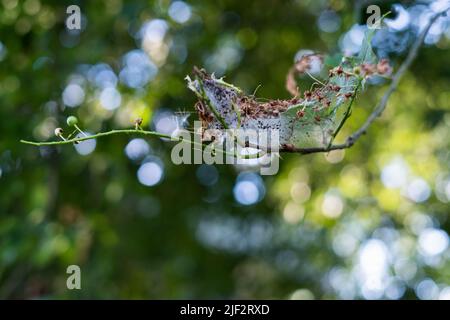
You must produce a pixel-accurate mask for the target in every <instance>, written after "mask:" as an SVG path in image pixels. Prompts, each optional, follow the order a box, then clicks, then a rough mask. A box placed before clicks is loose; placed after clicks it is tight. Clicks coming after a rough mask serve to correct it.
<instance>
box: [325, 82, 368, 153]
mask: <svg viewBox="0 0 450 320" xmlns="http://www.w3.org/2000/svg"><path fill="white" fill-rule="evenodd" d="M360 87H361V79H359V80H358V84H357V85H356V88H355V91H353V95H352V98H351V100H350V103H349V104H348V107H347V110H345V113H344V116H343V117H342V120H341V122H340V123H339V125H338V127H337V128H336V130H335V131H334V133H333V134H332V136H331V139H330V142H329V143H328V147H327V148H330V146H331V144H332V143H333V140H334V138H336V136H337V135H338V133H339V131H340V130H341V129H342V127H343V126H344V123H345V122H346V121H347V119H348V118H349V117H350V115H351V111H352V105H353V102H354V101H355V98H356V94H357V93H358V90H359V88H360Z"/></svg>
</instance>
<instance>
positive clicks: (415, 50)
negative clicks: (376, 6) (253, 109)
mask: <svg viewBox="0 0 450 320" xmlns="http://www.w3.org/2000/svg"><path fill="white" fill-rule="evenodd" d="M447 10H449V8H447V9H445V10H443V11H441V12H439V13H437V14H435V15H434V16H432V17H431V19H430V21H429V22H428V24H427V25H426V27H425V29H423V30H422V32H421V33H420V35H419V36H418V38H417V39H416V41H415V42H414V44H413V45H412V47H411V50H410V51H409V53H408V56H407V57H406V59H405V61H403V63H402V64H401V66H400V68H399V69H398V70H397V72H396V73H395V75H394V76H393V78H392V82H391V84H390V85H389V88H388V89H387V91H386V93H385V94H384V95H383V97H382V98H381V100H380V102H379V103H378V105H377V106H376V107H375V109H374V110H373V112H372V113H371V114H370V115H369V117H368V118H367V120H366V122H364V124H363V125H362V126H361V127H360V128H359V129H358V130H356V131H355V132H354V133H353V134H351V135H350V136H349V137H348V138H347V139H346V141H345V142H344V143H342V144H335V145H331V146H328V147H316V148H284V149H281V150H280V151H281V152H287V153H300V154H311V153H319V152H329V151H332V150H341V149H347V148H350V147H351V146H353V145H354V144H355V142H356V141H357V140H358V139H359V138H360V137H361V136H362V135H363V134H365V133H366V132H367V130H368V129H369V127H370V125H371V124H372V123H373V122H374V121H375V120H376V119H377V118H378V117H379V116H380V115H381V114H382V113H383V111H384V109H386V106H387V103H388V101H389V98H390V97H391V95H392V93H394V91H395V90H396V89H397V87H398V84H399V82H400V79H401V78H402V77H403V75H404V74H405V72H406V71H407V70H408V68H409V67H410V66H411V64H412V62H413V61H414V59H415V58H416V57H417V54H418V52H419V49H420V47H421V46H422V43H423V41H424V40H425V37H426V36H427V34H428V31H429V30H430V28H431V26H432V25H433V23H435V22H436V20H437V19H438V18H439V17H440V16H441V15H443V14H444V13H445V12H446V11H447Z"/></svg>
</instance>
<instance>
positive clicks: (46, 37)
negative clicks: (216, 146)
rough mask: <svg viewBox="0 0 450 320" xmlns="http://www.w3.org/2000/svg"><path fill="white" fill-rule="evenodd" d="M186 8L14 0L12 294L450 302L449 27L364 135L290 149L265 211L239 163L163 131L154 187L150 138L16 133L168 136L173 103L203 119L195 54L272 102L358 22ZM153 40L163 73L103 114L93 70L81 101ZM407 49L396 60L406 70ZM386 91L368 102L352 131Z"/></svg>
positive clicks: (309, 10)
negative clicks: (90, 143) (82, 146)
mask: <svg viewBox="0 0 450 320" xmlns="http://www.w3.org/2000/svg"><path fill="white" fill-rule="evenodd" d="M375 2H376V1H375ZM407 3H409V4H411V1H409V2H407ZM71 4H79V5H80V8H81V12H82V14H83V15H84V18H83V19H82V22H83V23H82V25H83V30H82V31H81V32H80V33H76V32H75V33H73V32H72V33H71V32H69V31H68V30H67V29H66V28H65V25H64V22H65V19H66V17H67V14H66V8H67V6H69V5H71ZM188 5H189V7H188V8H189V12H188V13H190V16H189V19H188V20H187V21H185V22H184V21H183V22H177V19H178V20H179V21H182V20H183V18H184V16H183V12H184V14H186V15H187V11H186V8H185V7H181V9H179V10H181V13H180V11H178V15H177V13H176V10H175V9H176V8H174V7H172V14H170V12H171V10H170V9H169V8H171V6H172V3H171V2H170V1H168V0H161V1H121V0H104V1H56V0H53V1H50V0H49V1H42V0H26V1H17V0H1V1H0V44H1V47H0V66H1V67H0V134H1V136H0V297H1V298H71V299H72V298H127V299H133V298H301V299H307V298H332V299H335V298H387V299H391V298H392V299H398V298H417V297H419V298H438V297H448V296H450V292H449V290H450V289H449V286H450V261H449V257H450V249H449V248H448V247H449V246H448V235H447V233H448V231H449V230H450V220H449V219H448V214H449V211H450V206H449V201H450V165H449V164H450V149H449V145H450V139H449V136H450V113H448V111H449V110H450V103H449V101H450V91H449V88H450V69H449V68H450V66H449V64H448V57H449V53H448V49H449V44H450V41H449V39H448V37H445V36H443V37H442V39H441V40H440V41H439V42H437V43H436V44H434V45H431V46H426V47H424V48H422V50H421V51H420V54H419V57H418V59H417V61H416V63H415V64H414V67H413V68H412V69H411V70H410V71H409V72H408V74H407V76H406V77H405V78H404V79H403V80H402V82H401V84H400V86H399V89H398V91H397V92H396V93H395V94H394V95H393V97H392V99H391V100H390V102H389V105H388V108H387V110H386V112H385V113H384V114H383V116H382V117H381V118H380V119H378V120H377V121H376V123H375V124H374V125H373V126H372V127H371V128H370V130H369V132H368V133H367V134H366V135H365V136H364V137H363V138H362V139H360V140H359V141H358V143H357V144H356V145H355V146H354V147H352V148H351V149H348V150H345V151H337V152H332V153H330V154H328V155H324V154H315V155H309V156H300V155H296V154H292V155H283V159H282V161H281V168H280V172H279V173H278V174H277V175H276V176H268V177H262V180H261V181H263V183H262V184H259V185H258V186H259V187H260V189H259V191H258V192H259V193H258V194H259V196H260V198H261V199H260V201H258V202H257V203H255V204H252V205H243V204H242V203H239V202H238V201H237V200H236V199H239V195H237V196H236V195H235V194H234V193H233V190H234V191H236V190H238V191H239V190H240V189H237V188H236V186H237V184H236V182H237V181H236V179H237V176H238V174H239V172H240V169H239V168H236V167H233V166H216V168H215V169H212V168H205V167H202V166H199V165H182V166H175V165H173V164H172V163H171V161H170V148H171V146H172V145H171V143H169V142H167V141H162V140H160V139H153V140H148V141H147V142H148V144H149V146H150V151H149V152H150V155H151V156H153V157H158V158H159V159H160V161H161V163H162V164H163V168H164V176H163V178H162V180H161V181H160V182H159V184H157V185H155V186H152V187H148V186H145V185H143V184H141V183H140V182H139V180H138V179H137V172H138V170H139V168H140V165H141V162H139V161H134V160H132V159H129V157H127V154H126V153H125V152H124V148H125V146H126V145H127V143H128V142H129V141H130V140H131V139H132V137H128V136H111V137H107V138H105V139H102V140H99V141H97V144H96V148H95V150H94V151H93V152H92V153H89V154H88V155H81V154H79V153H78V152H77V151H76V150H75V149H74V148H73V147H72V146H60V147H58V148H35V147H31V146H27V145H22V144H20V143H19V142H18V141H19V139H21V138H26V139H37V140H47V139H54V137H52V135H53V130H54V128H55V127H57V126H62V127H63V126H64V124H65V119H66V117H67V116H69V115H76V116H77V117H78V118H79V119H80V122H81V125H82V126H83V128H84V129H85V130H87V131H89V132H97V131H104V130H109V129H112V128H126V127H131V126H132V122H131V121H132V119H134V118H135V117H136V116H142V117H143V118H144V124H143V125H144V126H145V127H146V128H154V126H155V121H154V119H155V117H157V115H158V114H160V112H161V110H166V111H171V112H177V111H186V112H192V111H193V107H192V106H193V104H194V102H195V96H194V95H192V94H191V93H190V92H189V91H188V90H187V89H186V88H185V83H184V81H183V78H184V76H185V75H186V74H189V73H190V71H191V70H192V67H193V66H194V65H198V66H205V67H206V68H208V71H210V72H212V71H216V72H218V73H219V75H222V74H225V73H226V76H227V78H226V80H227V81H228V82H230V83H234V84H236V85H238V86H240V87H241V88H243V89H244V90H245V91H246V92H248V93H251V92H253V91H254V90H255V89H256V88H257V87H258V86H259V85H261V87H259V89H258V91H257V96H258V97H264V98H287V97H289V95H288V93H287V92H286V90H285V88H284V82H285V76H286V73H287V71H288V69H289V67H290V66H291V65H292V63H293V61H294V60H293V59H294V56H295V54H296V52H297V51H298V50H299V49H312V50H316V51H322V52H328V53H338V52H340V51H341V50H340V49H339V47H338V43H339V40H340V39H341V38H342V36H343V34H344V33H345V32H347V31H348V30H349V29H350V28H351V27H352V25H353V24H355V23H357V22H359V21H356V19H358V18H357V17H358V16H359V14H358V12H355V8H357V7H356V6H355V5H354V4H353V3H352V2H350V1H344V0H331V1H324V0H321V1H312V0H307V1H294V0H291V1H273V0H264V1H234V0H230V1H225V0H220V1H189V4H188ZM183 8H184V10H185V11H183ZM327 10H328V11H332V12H335V13H336V14H337V16H338V17H339V24H338V27H337V28H335V30H334V31H332V32H325V31H323V30H321V29H320V28H319V27H318V24H317V20H318V18H319V17H320V15H321V14H322V13H323V12H325V11H327ZM356 11H357V10H356ZM154 19H163V21H164V23H165V24H166V27H167V30H165V29H164V28H163V29H164V30H165V31H164V35H163V38H162V39H159V40H158V37H157V36H156V40H154V41H153V42H152V41H150V43H142V42H141V40H139V39H136V37H135V35H136V33H137V32H138V31H139V30H140V28H141V27H142V26H143V25H144V24H145V23H146V22H147V23H148V22H149V21H154ZM160 22H161V21H160ZM164 23H162V24H161V25H163V26H164ZM158 30H161V29H158ZM447 33H448V30H447ZM141 47H142V48H143V49H144V51H145V52H146V54H147V55H148V56H149V59H150V60H151V61H152V62H153V63H152V65H153V68H156V69H157V74H156V75H155V76H154V78H153V79H151V80H150V81H149V82H148V83H147V84H145V85H144V86H143V87H142V88H130V87H129V86H126V85H124V83H123V82H120V83H119V84H118V86H117V87H118V91H119V92H120V95H121V102H120V107H118V108H117V109H115V110H107V109H105V108H104V107H102V105H101V103H100V100H99V92H100V91H99V88H97V87H95V86H93V85H91V84H90V83H88V81H87V80H86V79H84V80H83V79H82V80H83V81H84V82H83V81H82V82H81V83H82V88H83V90H84V94H85V98H84V101H83V103H82V104H81V105H80V106H78V107H75V108H69V107H65V105H64V101H63V92H64V90H65V88H66V87H67V85H68V84H69V83H73V82H74V81H75V80H76V81H79V80H80V77H81V78H83V77H82V76H80V75H84V74H85V73H83V72H85V70H87V69H89V68H90V67H92V65H96V64H99V63H106V64H108V65H109V66H110V68H111V70H113V71H114V72H115V74H116V75H117V74H119V72H120V71H121V68H122V67H123V62H122V61H123V56H124V55H125V54H127V53H128V52H130V51H132V50H135V49H139V48H141ZM403 57H404V54H400V55H394V56H392V59H393V64H394V68H395V67H398V63H399V62H400V61H401V60H402V58H403ZM211 68H213V69H212V70H211ZM220 73H221V74H220ZM85 78H86V77H85ZM74 79H75V80H74ZM77 79H78V80H77ZM384 87H385V86H384V85H381V86H374V87H370V88H369V89H368V92H367V93H365V94H364V95H362V96H361V97H359V98H358V99H357V101H356V104H355V106H354V111H353V114H352V117H351V118H350V120H349V121H348V124H347V125H346V127H344V129H343V130H342V132H341V134H340V135H339V136H338V138H337V140H338V142H339V140H341V141H342V140H343V139H344V138H345V136H346V135H347V134H349V133H351V131H352V130H354V129H356V128H357V127H358V126H359V125H360V124H361V123H362V122H363V121H364V119H365V118H366V117H367V115H368V114H369V113H370V110H371V108H372V107H373V106H374V105H375V104H376V102H377V100H378V99H379V98H380V96H381V94H382V91H383V88H384ZM301 89H303V90H304V88H301ZM194 119H195V115H192V116H191V117H190V118H189V119H188V120H189V121H192V120H194ZM200 168H203V169H200ZM204 170H206V172H208V174H206V178H205V177H203V176H202V172H203V173H204ZM215 170H217V173H218V176H217V177H218V178H217V177H216V171H215ZM240 177H241V178H242V175H241V176H240ZM216 178H217V181H215V179H216ZM205 179H206V180H205ZM72 264H76V265H79V266H80V267H81V270H82V289H81V290H73V291H70V290H67V288H66V278H67V274H66V268H67V266H68V265H72Z"/></svg>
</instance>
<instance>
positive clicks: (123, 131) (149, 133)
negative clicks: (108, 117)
mask: <svg viewBox="0 0 450 320" xmlns="http://www.w3.org/2000/svg"><path fill="white" fill-rule="evenodd" d="M115 134H141V135H144V136H153V137H159V138H165V139H170V140H172V141H178V142H181V141H183V138H182V137H172V136H170V135H168V134H165V133H160V132H156V131H145V130H142V129H141V130H136V129H120V130H111V131H107V132H100V133H97V134H93V135H90V136H85V137H79V138H73V139H66V140H63V141H46V142H36V141H28V140H20V142H21V143H24V144H29V145H33V146H38V147H41V146H56V145H63V144H70V143H77V142H81V141H86V140H91V139H96V138H101V137H106V136H111V135H115ZM190 143H191V144H193V145H197V146H201V147H204V146H205V145H204V144H203V143H199V142H196V141H193V140H191V141H190ZM217 151H219V152H222V153H223V154H225V155H229V156H232V157H235V158H242V159H252V158H258V156H260V155H259V153H258V154H255V155H253V154H251V155H245V156H242V155H238V154H236V153H231V152H228V151H224V150H221V149H217Z"/></svg>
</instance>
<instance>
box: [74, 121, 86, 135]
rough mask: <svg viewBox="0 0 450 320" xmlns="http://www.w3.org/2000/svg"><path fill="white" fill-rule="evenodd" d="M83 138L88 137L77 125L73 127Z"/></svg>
mask: <svg viewBox="0 0 450 320" xmlns="http://www.w3.org/2000/svg"><path fill="white" fill-rule="evenodd" d="M73 126H74V127H75V128H76V129H77V130H78V131H79V132H80V133H81V134H82V135H83V136H85V137H87V136H88V135H87V134H86V133H84V132H83V130H81V129H80V128H79V127H78V126H77V125H76V124H74V125H73Z"/></svg>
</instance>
